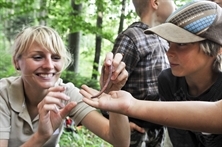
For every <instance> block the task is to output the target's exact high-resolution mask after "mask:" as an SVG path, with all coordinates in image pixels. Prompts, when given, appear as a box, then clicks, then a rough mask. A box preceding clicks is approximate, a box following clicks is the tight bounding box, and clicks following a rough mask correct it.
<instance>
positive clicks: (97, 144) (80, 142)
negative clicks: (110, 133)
mask: <svg viewBox="0 0 222 147" xmlns="http://www.w3.org/2000/svg"><path fill="white" fill-rule="evenodd" d="M73 129H74V130H75V131H76V132H67V131H65V130H64V132H63V134H62V136H61V138H60V141H59V145H60V147H112V146H111V145H110V144H109V143H107V142H106V141H104V140H103V139H101V138H99V137H98V136H96V135H95V134H93V133H92V132H90V131H89V130H88V129H86V128H85V127H83V126H81V127H73Z"/></svg>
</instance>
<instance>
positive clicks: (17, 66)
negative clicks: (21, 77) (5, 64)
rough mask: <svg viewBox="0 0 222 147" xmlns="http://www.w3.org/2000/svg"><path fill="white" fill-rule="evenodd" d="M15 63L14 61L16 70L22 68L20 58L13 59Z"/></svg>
mask: <svg viewBox="0 0 222 147" xmlns="http://www.w3.org/2000/svg"><path fill="white" fill-rule="evenodd" d="M13 63H14V66H15V69H16V70H20V67H19V63H18V60H16V59H13Z"/></svg>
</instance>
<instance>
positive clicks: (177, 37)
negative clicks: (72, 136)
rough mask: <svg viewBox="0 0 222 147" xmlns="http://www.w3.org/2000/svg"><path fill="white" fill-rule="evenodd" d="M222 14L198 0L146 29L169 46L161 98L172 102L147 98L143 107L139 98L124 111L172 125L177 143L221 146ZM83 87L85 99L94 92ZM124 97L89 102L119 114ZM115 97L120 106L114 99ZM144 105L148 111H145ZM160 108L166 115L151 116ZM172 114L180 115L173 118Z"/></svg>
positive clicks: (221, 10)
mask: <svg viewBox="0 0 222 147" xmlns="http://www.w3.org/2000/svg"><path fill="white" fill-rule="evenodd" d="M221 18H222V8H221V7H220V6H219V5H218V4H216V3H214V2H210V1H193V2H191V3H188V4H186V5H184V6H183V7H181V8H179V9H177V10H176V11H175V12H174V13H173V14H172V15H171V16H169V18H168V19H167V21H166V23H164V24H161V25H159V26H156V27H152V28H150V29H147V30H146V31H145V33H146V34H150V33H155V34H157V35H159V36H161V37H162V38H164V39H166V40H167V41H168V42H169V45H170V48H169V50H168V52H167V56H168V59H169V62H170V67H171V68H169V69H166V70H164V71H162V72H161V74H160V75H159V77H158V89H159V93H160V96H161V100H162V101H168V102H156V103H154V102H153V103H151V102H143V103H144V104H143V105H144V106H143V107H142V104H141V103H142V102H140V103H139V104H141V105H138V104H135V103H137V102H135V101H130V102H129V103H128V106H129V107H128V106H126V107H125V108H126V109H124V107H123V108H121V109H123V110H121V111H122V112H124V113H126V114H128V111H130V113H129V114H131V113H137V116H138V117H139V118H141V117H142V115H147V117H148V118H149V120H150V121H152V122H155V123H160V124H164V125H168V126H169V127H168V133H169V136H170V139H171V142H172V144H173V146H176V147H185V146H189V147H199V146H206V147H208V146H214V147H220V146H221V144H222V133H221V131H222V130H221V129H222V127H221V121H222V120H221V119H222V117H221V116H222V115H221V114H222V107H221V99H222V91H221V89H222V72H221V71H222V68H221V67H222V65H221V63H222V56H221V54H222V31H221V28H222V19H221ZM82 88H83V89H82V91H81V93H84V96H86V98H87V95H85V94H87V93H91V92H93V90H92V89H89V88H87V87H84V86H83V87H82ZM85 92H86V93H85ZM123 97H124V99H125V102H127V100H126V98H128V99H129V98H130V97H131V96H130V95H129V94H126V93H125V94H124V93H122V92H114V93H113V92H111V93H110V95H104V96H102V97H100V98H101V99H95V100H90V99H84V101H85V102H86V103H88V104H90V105H92V106H95V107H99V108H101V109H106V110H110V109H113V110H114V109H116V110H117V111H114V112H118V111H119V109H118V106H121V104H123V103H118V98H123ZM125 97H126V98H125ZM107 98H108V99H107ZM111 98H113V99H111ZM108 100H109V101H108ZM219 100H220V101H219ZM112 101H113V102H115V104H116V105H117V106H115V105H114V103H111V102H112ZM172 101H177V102H172ZM184 101H192V102H193V103H192V102H184ZM194 101H204V102H194ZM151 104H153V105H151ZM158 104H159V105H158ZM126 105H127V104H126ZM131 105H132V106H133V107H132V108H131ZM157 105H158V106H157ZM172 105H174V106H172ZM134 106H135V107H134ZM162 106H164V107H162ZM182 106H183V107H182ZM112 107H113V108H112ZM138 107H140V108H138ZM144 107H146V108H147V109H145V110H142V109H144ZM149 107H150V108H149ZM207 108H208V109H207ZM137 109H140V111H144V112H143V114H139V113H138V112H140V111H138V110H137ZM160 109H161V110H160ZM148 110H150V111H148ZM132 111H135V112H132ZM159 111H161V112H162V113H163V114H162V115H160V116H159V115H154V116H152V117H151V115H153V114H152V113H154V112H155V113H157V114H159ZM164 111H166V112H164ZM173 111H175V112H173ZM149 113H151V114H149ZM155 113H154V114H155ZM167 113H168V115H166V114H167ZM164 115H166V116H164ZM133 116H135V114H133ZM157 117H160V118H157ZM173 117H175V118H174V119H172V118H173ZM144 119H145V118H144ZM185 119H188V120H185ZM146 120H147V119H146ZM204 121H205V122H204ZM198 125H199V126H198ZM208 126H209V127H208ZM204 127H206V128H204ZM207 127H208V128H207ZM180 128H183V129H180ZM217 129H218V130H217ZM192 130H193V131H192ZM214 133H215V134H214ZM218 133H219V134H218Z"/></svg>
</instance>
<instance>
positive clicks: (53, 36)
mask: <svg viewBox="0 0 222 147" xmlns="http://www.w3.org/2000/svg"><path fill="white" fill-rule="evenodd" d="M34 42H36V43H38V45H40V46H41V47H43V48H44V49H46V50H48V51H50V52H52V53H55V54H58V55H59V56H60V57H61V59H62V61H63V70H64V69H65V68H67V67H68V66H69V64H70V63H71V62H72V58H71V54H70V52H69V51H68V50H67V48H66V47H65V45H64V43H63V41H62V39H61V37H60V36H59V34H58V33H57V32H56V31H55V30H54V29H52V28H50V27H47V26H33V27H28V28H25V29H24V30H22V31H21V32H20V33H19V34H18V35H17V37H16V38H15V42H14V44H13V46H12V51H13V60H14V61H16V60H18V59H19V58H20V57H21V56H22V55H23V54H24V53H25V52H26V51H27V50H28V49H29V48H30V46H31V45H32V44H33V43H34Z"/></svg>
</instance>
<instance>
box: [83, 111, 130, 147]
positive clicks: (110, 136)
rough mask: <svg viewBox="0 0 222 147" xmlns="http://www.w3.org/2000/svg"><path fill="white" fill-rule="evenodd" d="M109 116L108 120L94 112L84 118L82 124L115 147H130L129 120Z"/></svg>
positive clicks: (122, 116)
mask: <svg viewBox="0 0 222 147" xmlns="http://www.w3.org/2000/svg"><path fill="white" fill-rule="evenodd" d="M109 115H110V117H109V120H108V119H106V118H105V117H103V116H102V115H101V114H99V113H98V112H97V111H92V112H90V113H89V114H87V115H86V116H85V117H84V119H83V120H82V122H81V123H82V124H83V125H84V126H85V127H86V128H88V129H89V130H90V131H92V132H93V133H94V134H96V135H97V136H99V137H100V138H102V139H104V140H105V141H107V142H109V143H110V144H112V145H113V146H114V147H120V146H121V147H128V146H129V143H130V129H129V122H128V118H127V117H126V116H124V115H121V114H116V113H110V114H109Z"/></svg>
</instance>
